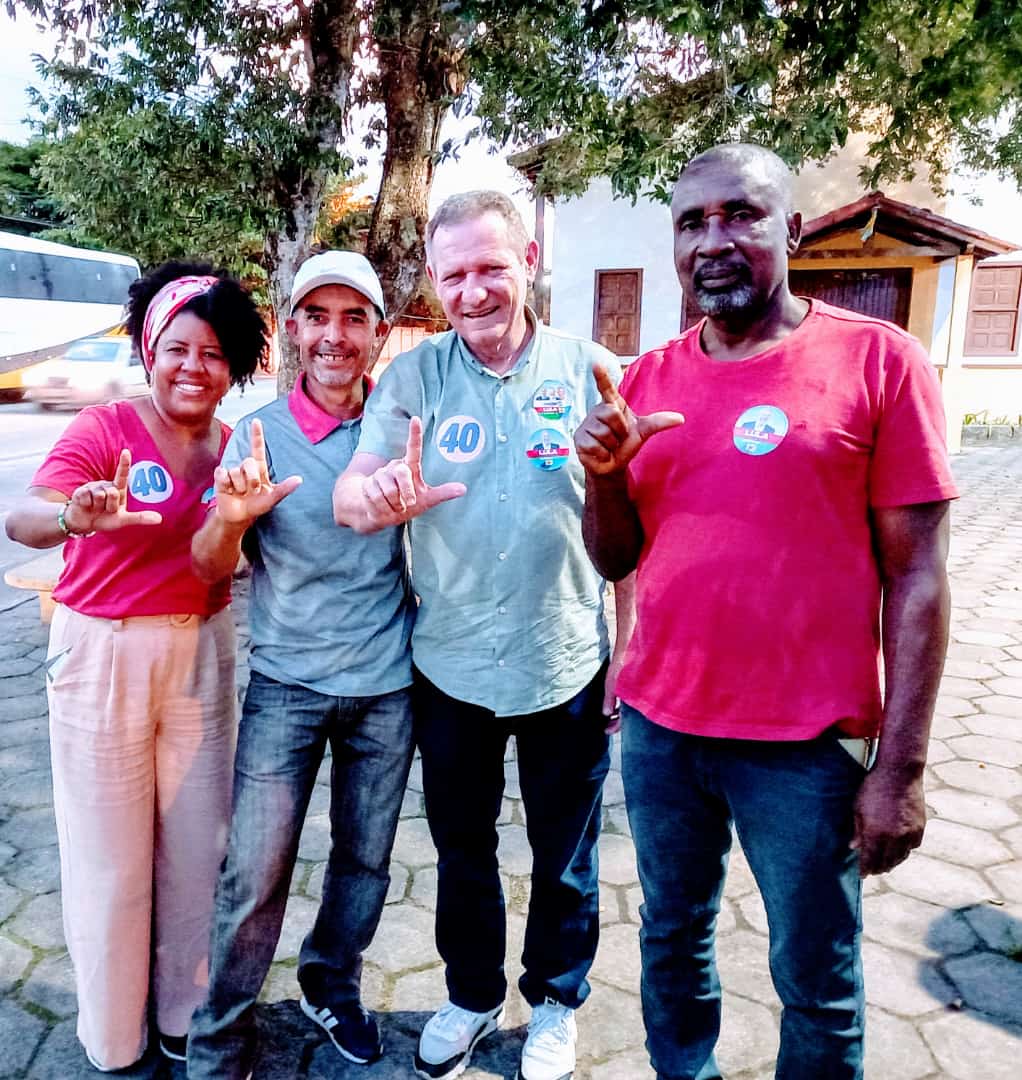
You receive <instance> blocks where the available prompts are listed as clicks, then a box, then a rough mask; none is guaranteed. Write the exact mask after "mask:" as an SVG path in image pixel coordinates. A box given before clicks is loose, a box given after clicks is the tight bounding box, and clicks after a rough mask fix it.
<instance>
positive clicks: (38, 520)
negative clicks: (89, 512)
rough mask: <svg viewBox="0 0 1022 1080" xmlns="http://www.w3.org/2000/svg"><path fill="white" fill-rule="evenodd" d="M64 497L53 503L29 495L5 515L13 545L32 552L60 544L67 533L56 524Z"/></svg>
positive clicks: (54, 500)
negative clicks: (19, 545)
mask: <svg viewBox="0 0 1022 1080" xmlns="http://www.w3.org/2000/svg"><path fill="white" fill-rule="evenodd" d="M65 501H66V500H65V499H64V498H63V497H57V498H54V499H46V498H42V497H41V496H38V495H29V496H26V497H25V498H24V499H22V500H21V502H20V503H18V505H17V506H16V507H15V508H14V509H13V510H12V511H11V512H10V513H9V514H8V515H7V520H6V522H5V525H4V527H5V529H6V531H7V535H8V536H9V537H10V538H11V539H12V540H14V541H15V542H16V543H19V544H24V545H25V546H26V547H31V548H51V547H56V546H57V545H58V544H62V543H63V542H64V541H65V540H66V539H67V533H66V532H65V531H64V530H63V529H62V528H61V527H60V525H59V524H58V523H57V515H58V514H59V512H60V509H61V507H62V506H63V505H64V503H65Z"/></svg>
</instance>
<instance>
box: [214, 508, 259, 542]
mask: <svg viewBox="0 0 1022 1080" xmlns="http://www.w3.org/2000/svg"><path fill="white" fill-rule="evenodd" d="M213 513H214V514H216V520H217V522H218V524H219V526H220V530H221V532H223V533H224V535H225V536H229V537H233V538H237V537H241V536H244V535H245V533H246V532H247V531H248V527H249V526H250V525H251V524H252V521H253V520H255V519H254V518H253V519H249V518H245V520H244V521H236V520H235V519H233V518H226V517H224V515H223V513H222V512H221V510H220V507H219V506H218V507H217V508H216V509H215V510H214V511H213Z"/></svg>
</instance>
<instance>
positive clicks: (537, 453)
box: [358, 312, 620, 716]
mask: <svg viewBox="0 0 1022 1080" xmlns="http://www.w3.org/2000/svg"><path fill="white" fill-rule="evenodd" d="M530 318H531V312H530ZM532 321H533V323H534V325H535V326H536V333H535V334H534V336H533V339H532V342H531V344H530V346H529V348H528V349H527V350H526V352H525V353H524V354H523V355H522V356H521V357H520V359H519V361H518V363H517V364H516V365H515V367H514V368H513V369H512V370H511V371H510V372H508V373H507V374H505V375H502V376H501V375H495V374H494V373H493V372H492V371H490V370H489V369H488V368H487V367H485V366H484V365H483V364H481V363H480V362H479V361H478V360H477V359H476V358H475V357H474V356H473V355H472V354H471V353H470V352H469V351H468V349H467V348H466V347H465V345H464V344H463V342H462V341H461V339H460V338H459V337H458V336H457V335H456V334H455V333H453V332H452V331H449V332H447V333H445V334H438V335H436V336H434V337H431V338H428V339H427V340H426V341H424V342H422V343H421V344H420V345H418V346H417V347H416V348H415V349H413V350H411V351H410V352H407V353H403V354H402V355H400V356H398V357H397V358H396V359H395V360H394V361H393V363H392V364H391V365H390V367H389V368H388V369H387V371H385V372H384V374H383V375H382V377H381V378H380V383H379V386H378V387H377V388H376V390H375V391H374V392H373V394H372V396H371V398H370V399H369V401H368V403H367V405H366V411H365V416H364V417H363V421H362V436H361V438H360V440H359V444H358V449H359V450H360V451H365V452H368V453H371V454H378V455H380V456H382V457H385V458H387V459H391V458H396V457H400V456H402V455H403V454H404V452H405V447H406V442H407V438H408V421H409V418H410V417H412V416H420V417H421V418H422V422H423V459H422V467H423V476H424V478H425V480H426V482H427V483H428V484H441V483H445V482H447V481H451V480H460V481H462V482H464V483H465V484H466V485H467V487H468V493H467V494H466V495H465V496H463V497H462V498H460V499H454V500H452V501H451V502H447V503H444V504H442V505H440V506H437V507H434V508H433V509H432V510H430V511H428V512H427V513H425V514H423V515H422V516H421V517H418V518H415V519H414V520H413V521H412V522H411V523H410V535H411V548H412V579H413V584H414V587H415V592H416V593H418V595H419V598H420V607H419V614H418V617H417V620H416V624H415V630H414V632H413V636H412V653H413V657H414V660H415V664H416V666H417V667H418V668H419V669H420V670H421V671H422V672H423V674H424V675H426V677H427V678H429V679H430V680H431V681H432V682H433V683H434V684H435V685H436V686H438V687H439V688H440V689H441V690H443V691H444V693H446V694H448V695H450V696H451V697H454V698H457V699H458V700H460V701H466V702H469V703H471V704H474V705H481V706H483V707H484V708H487V709H490V710H492V711H493V712H495V713H496V714H497V715H498V716H516V715H522V714H526V713H533V712H537V711H539V710H540V709H545V708H549V707H551V706H554V705H559V704H561V703H562V702H564V701H567V700H568V699H569V698H571V697H572V696H573V695H574V694H576V693H577V692H578V691H579V690H580V689H581V688H582V687H583V686H585V685H586V683H587V682H589V681H590V680H591V679H592V678H593V676H594V675H595V674H596V672H597V671H598V670H599V667H600V664H601V663H602V662H603V661H604V659H605V658H606V656H607V652H608V638H607V627H606V623H605V621H604V617H603V582H602V580H601V578H600V577H599V575H598V574H597V573H596V571H595V570H594V569H593V566H592V564H591V563H590V561H589V557H588V556H587V555H586V551H585V548H584V546H583V544H582V530H581V518H582V505H583V501H584V496H585V476H584V471H583V469H582V466H581V464H580V463H579V461H578V457H577V456H576V454H575V448H574V444H573V442H572V438H571V436H572V433H573V432H574V430H575V428H576V427H577V426H578V424H579V423H580V422H581V420H582V419H583V418H584V417H585V415H586V413H587V412H588V411H589V409H590V408H591V407H592V406H593V405H594V404H596V402H597V401H598V400H599V392H598V391H597V389H596V383H595V381H594V379H593V375H592V365H593V362H594V361H597V360H598V361H600V362H602V363H603V364H604V365H606V367H607V368H608V370H609V371H610V373H611V375H612V377H614V378H615V379H617V378H618V377H619V376H620V367H619V365H618V362H617V360H616V359H615V357H614V356H612V355H611V354H610V353H609V352H608V351H607V350H606V349H604V348H603V347H602V346H599V345H596V344H594V343H593V342H591V341H583V340H581V339H578V338H573V337H569V336H567V335H566V334H561V333H558V332H557V331H554V330H550V329H549V328H548V327H546V326H543V325H542V324H536V323H535V321H534V319H533V320H532Z"/></svg>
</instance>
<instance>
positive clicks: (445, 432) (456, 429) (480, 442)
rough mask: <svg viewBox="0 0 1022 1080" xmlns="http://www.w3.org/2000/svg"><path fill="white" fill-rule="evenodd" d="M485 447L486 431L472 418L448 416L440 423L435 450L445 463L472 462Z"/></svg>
mask: <svg viewBox="0 0 1022 1080" xmlns="http://www.w3.org/2000/svg"><path fill="white" fill-rule="evenodd" d="M485 446H486V430H485V428H484V427H483V426H482V424H480V423H479V421H478V420H477V419H476V418H475V417H474V416H450V417H448V418H447V419H446V420H443V421H441V423H440V425H439V427H438V428H437V433H436V448H437V450H439V451H440V453H441V455H442V456H443V457H444V459H445V460H447V461H453V462H455V463H456V464H459V465H460V464H463V463H464V462H466V461H473V460H474V459H475V458H477V457H479V455H480V454H481V453H482V452H483V448H484V447H485Z"/></svg>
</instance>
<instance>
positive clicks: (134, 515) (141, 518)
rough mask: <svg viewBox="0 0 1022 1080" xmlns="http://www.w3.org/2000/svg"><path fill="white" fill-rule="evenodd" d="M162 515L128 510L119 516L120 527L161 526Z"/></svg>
mask: <svg viewBox="0 0 1022 1080" xmlns="http://www.w3.org/2000/svg"><path fill="white" fill-rule="evenodd" d="M162 524H163V515H162V514H159V513H157V512H156V511H155V510H129V511H127V512H126V513H123V514H121V525H122V526H123V525H162Z"/></svg>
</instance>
